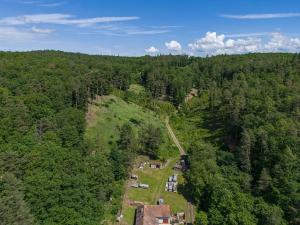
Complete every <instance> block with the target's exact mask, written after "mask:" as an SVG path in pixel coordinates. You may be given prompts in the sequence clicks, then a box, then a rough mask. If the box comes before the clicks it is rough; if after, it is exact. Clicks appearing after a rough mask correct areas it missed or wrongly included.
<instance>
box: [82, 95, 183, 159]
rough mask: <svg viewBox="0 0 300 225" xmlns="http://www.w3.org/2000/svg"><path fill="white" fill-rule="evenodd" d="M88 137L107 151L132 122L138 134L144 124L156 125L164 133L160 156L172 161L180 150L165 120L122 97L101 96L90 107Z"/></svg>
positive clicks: (87, 117)
mask: <svg viewBox="0 0 300 225" xmlns="http://www.w3.org/2000/svg"><path fill="white" fill-rule="evenodd" d="M86 121H87V122H88V124H87V131H86V138H88V139H90V140H92V141H93V142H97V144H98V145H100V146H102V149H101V150H103V151H107V150H110V149H111V146H112V143H114V142H116V141H117V140H118V139H119V132H120V127H121V126H122V125H123V124H125V123H129V124H131V125H132V127H133V129H134V131H135V132H136V134H138V131H139V129H140V127H141V126H142V125H143V124H150V123H151V124H153V125H154V126H156V127H160V128H161V129H162V131H163V132H162V133H163V140H164V143H163V144H162V145H161V146H160V157H161V158H168V157H171V156H176V155H178V151H177V149H176V148H175V146H174V145H172V141H171V140H170V138H169V137H168V134H167V132H166V128H165V126H164V123H163V120H162V119H161V118H160V116H159V115H157V114H155V113H154V112H153V111H151V110H148V109H145V108H143V107H141V106H139V105H136V104H134V103H130V102H125V101H124V100H122V99H121V98H119V97H116V96H113V95H109V96H101V97H100V96H99V97H98V98H97V100H96V101H95V102H94V103H93V104H91V105H90V106H89V110H88V113H87V115H86Z"/></svg>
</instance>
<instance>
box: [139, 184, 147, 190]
mask: <svg viewBox="0 0 300 225" xmlns="http://www.w3.org/2000/svg"><path fill="white" fill-rule="evenodd" d="M139 188H143V189H148V188H149V184H142V183H140V184H139Z"/></svg>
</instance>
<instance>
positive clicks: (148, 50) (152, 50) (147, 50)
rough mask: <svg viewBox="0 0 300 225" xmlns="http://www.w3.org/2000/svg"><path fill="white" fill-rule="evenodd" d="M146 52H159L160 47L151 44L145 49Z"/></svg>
mask: <svg viewBox="0 0 300 225" xmlns="http://www.w3.org/2000/svg"><path fill="white" fill-rule="evenodd" d="M145 52H147V53H150V54H154V53H158V52H159V49H157V48H155V47H154V46H151V47H149V48H147V49H145Z"/></svg>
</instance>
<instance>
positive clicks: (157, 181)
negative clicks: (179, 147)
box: [123, 157, 187, 225]
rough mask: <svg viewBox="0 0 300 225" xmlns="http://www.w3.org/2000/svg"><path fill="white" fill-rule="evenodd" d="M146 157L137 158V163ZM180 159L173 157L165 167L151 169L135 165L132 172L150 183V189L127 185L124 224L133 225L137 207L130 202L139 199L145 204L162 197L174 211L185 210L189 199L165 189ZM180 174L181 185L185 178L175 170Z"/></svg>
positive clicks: (154, 202) (152, 202)
mask: <svg viewBox="0 0 300 225" xmlns="http://www.w3.org/2000/svg"><path fill="white" fill-rule="evenodd" d="M146 160H147V159H146V158H144V157H139V158H138V159H137V163H136V164H137V165H139V162H141V161H146ZM178 160H179V157H176V158H171V159H170V160H169V161H168V162H167V166H166V167H165V168H163V169H151V168H149V166H146V167H145V168H144V169H139V168H138V166H135V168H134V169H133V171H132V173H133V174H136V175H138V177H139V182H141V183H145V184H149V186H150V187H149V189H139V188H131V187H128V186H130V185H127V191H126V194H125V196H124V203H123V215H124V221H123V224H128V225H132V224H133V221H134V211H135V207H134V206H130V203H132V202H134V201H137V202H142V203H145V204H156V203H157V200H158V199H159V198H160V197H161V198H163V199H164V202H165V204H169V205H170V206H171V209H172V211H173V212H174V213H176V212H185V209H186V205H187V201H186V200H185V198H184V197H183V196H182V195H181V194H180V193H174V192H167V191H165V184H166V181H167V180H168V177H169V176H171V175H173V174H174V171H173V166H174V165H175V163H176V162H177V161H178ZM175 173H177V174H178V183H179V186H180V185H182V184H183V182H184V179H183V177H182V173H181V172H178V171H177V172H175Z"/></svg>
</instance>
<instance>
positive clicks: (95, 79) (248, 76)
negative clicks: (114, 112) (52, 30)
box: [0, 51, 300, 225]
mask: <svg viewBox="0 0 300 225" xmlns="http://www.w3.org/2000/svg"><path fill="white" fill-rule="evenodd" d="M130 84H140V85H143V86H144V87H145V88H146V92H145V93H144V94H142V95H141V94H134V93H133V92H128V91H127V90H128V88H129V86H130ZM192 87H194V88H197V89H198V91H199V94H200V99H201V101H196V102H195V103H194V105H193V107H185V106H184V105H181V104H183V101H184V98H185V96H186V94H187V93H188V92H189V90H190V89H191V88H192ZM116 89H119V90H122V92H123V94H124V95H123V98H124V100H126V101H133V102H135V103H136V104H139V105H140V106H143V107H148V108H149V109H152V110H156V111H158V112H165V113H166V112H168V110H169V109H170V108H172V107H165V105H164V107H163V108H162V107H160V103H161V101H158V100H164V101H169V102H170V103H172V104H173V105H174V106H179V105H181V110H180V111H179V113H180V119H181V120H182V121H184V120H185V119H188V117H189V116H190V115H191V114H192V115H193V117H197V115H198V113H199V115H198V117H199V118H200V117H203V114H204V118H205V121H206V124H205V125H204V126H206V128H207V129H210V130H211V131H212V132H213V130H218V134H217V138H214V139H211V140H206V141H205V143H204V144H203V142H201V143H197V142H194V144H193V145H190V146H189V163H190V166H191V167H190V170H189V171H188V173H187V174H186V176H187V179H188V184H187V188H189V189H190V191H191V194H192V198H193V200H194V201H195V204H196V205H197V206H198V210H199V212H200V214H199V218H201V219H198V223H199V224H245V225H246V224H247V225H248V224H262V225H263V224H264V225H266V224H270V225H271V224H274V225H275V224H299V218H300V217H299V206H300V202H299V201H300V193H299V179H300V177H299V176H300V172H299V165H300V163H299V152H300V147H299V146H300V137H299V134H300V55H298V54H280V53H278V54H249V55H235V56H216V57H211V58H195V57H188V56H159V57H149V56H145V57H139V58H130V57H110V56H88V55H83V54H71V53H63V52H55V51H40V52H28V53H4V52H2V53H0V221H1V224H25V225H26V224H70V225H71V224H99V221H101V220H102V219H103V216H104V215H103V213H104V209H103V207H104V205H105V203H106V202H108V201H110V200H111V199H112V197H114V196H118V195H121V193H122V185H121V184H122V182H123V181H124V179H126V173H124V169H122V173H119V172H120V171H118V170H115V169H114V168H113V167H114V165H115V164H116V161H117V162H121V163H123V164H124V165H123V166H124V167H125V169H128V167H129V166H130V165H128V160H126V161H125V160H124V159H123V160H120V158H119V157H118V156H119V154H115V153H116V152H119V153H120V152H123V153H122V154H121V155H122V157H134V155H135V154H126V153H127V150H128V148H129V146H130V143H131V138H130V136H129V137H128V134H130V129H131V128H130V127H123V128H122V129H124V130H123V131H121V133H122V132H123V133H124V137H123V138H122V136H121V137H120V139H121V140H120V141H119V143H121V144H120V145H118V146H117V148H118V150H116V151H114V155H113V156H112V155H107V154H97V155H92V154H91V149H92V148H94V146H91V145H90V143H88V142H86V141H85V139H84V133H85V128H86V124H85V113H86V111H87V106H88V103H89V102H90V101H92V99H94V98H95V96H96V95H106V94H110V93H112V92H113V91H115V90H116ZM199 108H200V109H201V110H200V111H199ZM193 110H194V111H193ZM200 114H201V115H200ZM195 125H196V126H197V124H195ZM146 129H148V130H149V134H151V132H154V133H156V131H153V130H155V129H156V128H146ZM148 136H149V135H148ZM150 139H151V138H150ZM158 143H159V142H158V140H154V141H153V143H152V142H151V141H150V142H147V146H144V148H143V149H142V150H141V149H138V148H137V149H136V152H135V153H137V154H147V151H149V152H150V153H151V154H150V155H151V156H152V157H155V154H154V155H153V152H155V151H153V150H154V149H155V148H158V146H157V144H158ZM140 144H142V143H140ZM145 149H147V151H145ZM124 167H122V168H124ZM114 210H115V209H114ZM115 213H116V212H115Z"/></svg>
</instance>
